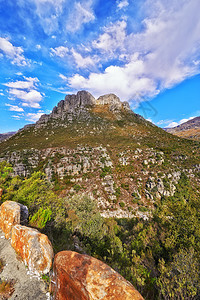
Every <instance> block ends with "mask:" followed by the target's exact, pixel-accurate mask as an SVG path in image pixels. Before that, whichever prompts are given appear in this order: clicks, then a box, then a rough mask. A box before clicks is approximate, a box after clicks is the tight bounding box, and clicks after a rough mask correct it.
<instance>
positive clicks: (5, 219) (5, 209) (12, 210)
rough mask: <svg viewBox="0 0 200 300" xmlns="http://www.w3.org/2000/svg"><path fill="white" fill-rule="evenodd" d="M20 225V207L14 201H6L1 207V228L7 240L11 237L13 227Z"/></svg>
mask: <svg viewBox="0 0 200 300" xmlns="http://www.w3.org/2000/svg"><path fill="white" fill-rule="evenodd" d="M16 224H20V205H19V204H18V203H16V202H13V201H6V202H4V203H3V204H2V205H1V207H0V228H1V229H2V230H3V232H4V233H5V237H6V239H8V238H9V237H10V235H11V231H12V227H13V226H14V225H16Z"/></svg>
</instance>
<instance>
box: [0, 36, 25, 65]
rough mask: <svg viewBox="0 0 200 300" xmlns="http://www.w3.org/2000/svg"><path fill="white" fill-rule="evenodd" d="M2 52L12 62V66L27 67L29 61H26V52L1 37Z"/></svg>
mask: <svg viewBox="0 0 200 300" xmlns="http://www.w3.org/2000/svg"><path fill="white" fill-rule="evenodd" d="M0 51H1V52H3V54H4V55H5V56H6V57H7V58H8V59H10V60H11V63H12V64H16V65H18V66H27V65H28V60H26V59H25V57H24V55H23V53H24V50H23V49H22V48H21V47H15V46H13V44H12V43H11V42H9V40H8V39H6V38H2V37H0Z"/></svg>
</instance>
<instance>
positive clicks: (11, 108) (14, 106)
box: [6, 103, 24, 112]
mask: <svg viewBox="0 0 200 300" xmlns="http://www.w3.org/2000/svg"><path fill="white" fill-rule="evenodd" d="M6 106H9V107H10V108H9V110H10V111H17V112H23V111H24V110H23V108H22V107H19V106H17V105H11V104H7V103H6Z"/></svg>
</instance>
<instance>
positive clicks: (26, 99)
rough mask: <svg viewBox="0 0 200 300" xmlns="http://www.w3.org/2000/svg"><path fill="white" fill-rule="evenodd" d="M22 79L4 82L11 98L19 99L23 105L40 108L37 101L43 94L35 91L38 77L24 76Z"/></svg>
mask: <svg viewBox="0 0 200 300" xmlns="http://www.w3.org/2000/svg"><path fill="white" fill-rule="evenodd" d="M24 79H25V80H17V81H14V82H8V83H5V84H4V85H5V86H7V87H8V88H9V90H8V93H9V95H10V97H11V99H18V100H20V102H21V104H22V106H24V107H32V108H40V104H39V103H40V102H41V100H42V98H43V96H42V94H41V93H40V92H38V91H37V83H38V82H39V80H38V78H32V77H24Z"/></svg>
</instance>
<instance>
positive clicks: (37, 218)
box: [29, 207, 52, 229]
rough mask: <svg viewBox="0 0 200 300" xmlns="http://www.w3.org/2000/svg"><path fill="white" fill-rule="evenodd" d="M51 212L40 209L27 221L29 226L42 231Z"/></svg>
mask: <svg viewBox="0 0 200 300" xmlns="http://www.w3.org/2000/svg"><path fill="white" fill-rule="evenodd" d="M51 215H52V211H51V209H50V208H47V209H43V208H42V207H41V208H40V209H39V210H38V211H37V212H36V213H35V214H34V215H33V216H32V218H31V220H30V221H29V223H30V225H31V226H34V227H37V228H39V229H42V228H44V227H45V226H46V223H47V222H48V221H50V220H51Z"/></svg>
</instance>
